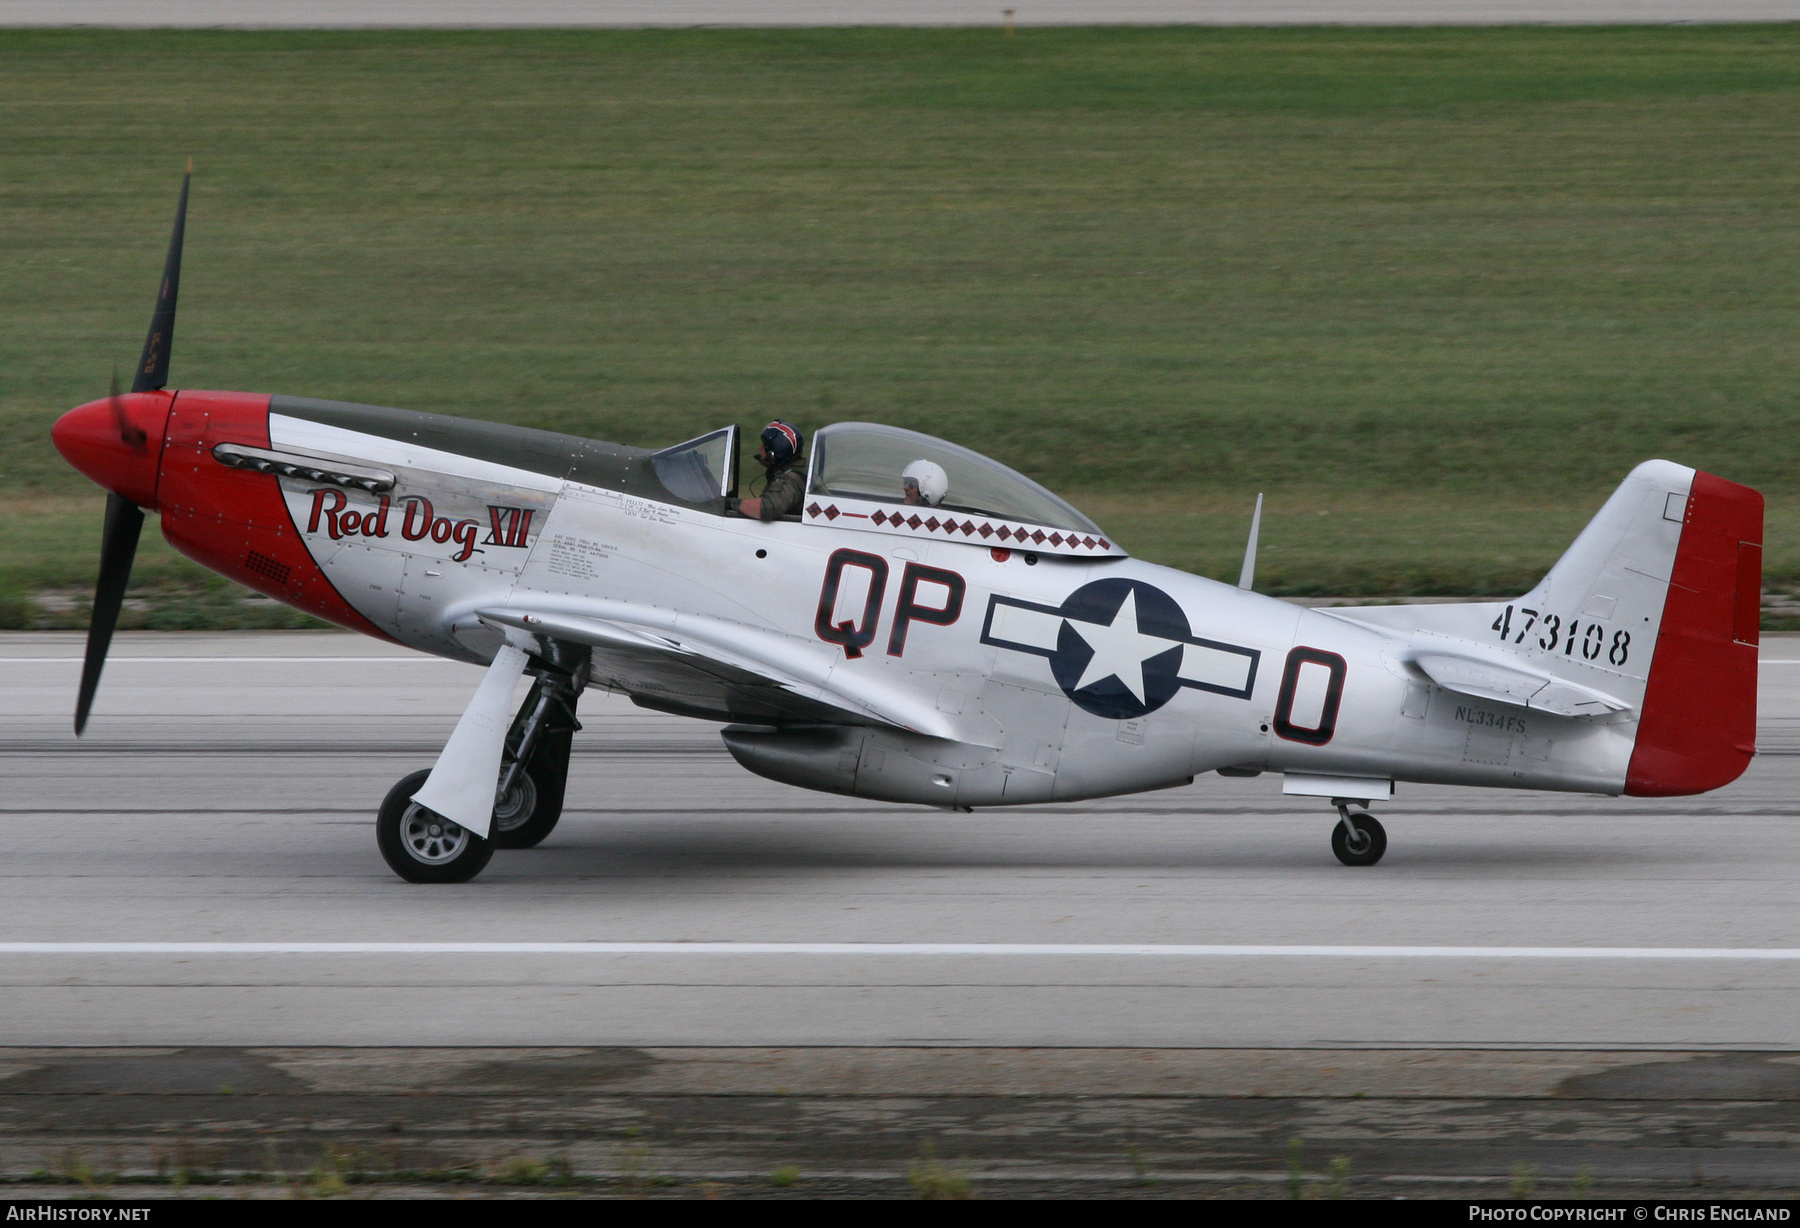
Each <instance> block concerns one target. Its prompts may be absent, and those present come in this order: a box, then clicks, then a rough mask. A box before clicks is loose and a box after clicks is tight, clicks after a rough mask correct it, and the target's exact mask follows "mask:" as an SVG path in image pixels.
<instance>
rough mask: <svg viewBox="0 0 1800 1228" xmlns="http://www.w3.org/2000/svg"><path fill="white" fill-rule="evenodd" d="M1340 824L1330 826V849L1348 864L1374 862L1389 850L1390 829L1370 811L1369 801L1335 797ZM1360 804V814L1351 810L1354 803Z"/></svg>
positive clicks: (1362, 864) (1332, 800) (1333, 800)
mask: <svg viewBox="0 0 1800 1228" xmlns="http://www.w3.org/2000/svg"><path fill="white" fill-rule="evenodd" d="M1331 804H1332V805H1333V806H1336V807H1337V812H1338V824H1337V826H1336V827H1333V828H1332V829H1331V851H1332V852H1333V853H1335V854H1337V859H1338V860H1339V861H1341V862H1343V863H1344V864H1345V865H1347V866H1372V865H1374V864H1375V863H1376V862H1378V861H1380V860H1381V855H1382V854H1383V853H1385V852H1387V831H1386V829H1384V828H1383V827H1382V826H1381V824H1380V823H1379V822H1377V821H1376V819H1375V816H1374V815H1372V814H1370V813H1369V811H1368V803H1367V802H1360V801H1353V800H1352V799H1350V798H1345V797H1334V798H1332V799H1331ZM1353 805H1354V806H1361V807H1363V810H1362V812H1361V813H1359V814H1351V813H1350V807H1351V806H1353Z"/></svg>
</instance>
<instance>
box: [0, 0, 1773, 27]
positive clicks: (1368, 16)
mask: <svg viewBox="0 0 1800 1228" xmlns="http://www.w3.org/2000/svg"><path fill="white" fill-rule="evenodd" d="M1002 9H1011V10H1013V13H1014V20H1015V21H1016V22H1017V24H1019V25H1021V26H1051V25H1090V24H1106V25H1184V24H1192V25H1259V26H1266V25H1496V24H1503V23H1515V22H1516V23H1542V24H1552V25H1583V24H1615V23H1625V22H1630V23H1640V22H1641V23H1657V22H1736V21H1795V20H1800V0H1560V2H1558V0H510V2H509V3H506V4H499V3H495V2H494V0H0V26H71V25H98V26H190V27H192V26H234V27H337V28H355V27H384V26H386V27H393V26H400V27H405V26H460V27H482V26H486V27H519V26H858V25H900V26H998V25H999V24H1000V22H1001V20H1002V18H1001V11H1002Z"/></svg>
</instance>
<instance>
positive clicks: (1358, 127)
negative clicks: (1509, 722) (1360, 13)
mask: <svg viewBox="0 0 1800 1228" xmlns="http://www.w3.org/2000/svg"><path fill="white" fill-rule="evenodd" d="M0 132H4V134H5V139H4V140H0V236H4V239H5V249H4V255H3V256H0V428H3V429H0V476H3V477H4V493H3V494H0V514H4V516H5V517H6V521H7V523H8V526H9V532H8V533H7V534H6V536H5V538H4V539H3V541H4V544H0V624H4V625H12V626H19V625H47V624H48V623H53V622H57V621H59V620H60V621H65V622H66V621H79V618H80V612H79V610H78V609H77V610H74V611H70V612H66V613H64V614H56V613H54V612H46V611H43V610H41V609H40V608H39V607H38V606H37V605H36V604H35V603H34V602H33V601H32V600H31V594H33V593H34V592H37V591H40V590H44V589H66V590H69V591H71V592H74V591H78V590H79V589H80V587H82V586H85V585H86V584H88V583H90V582H91V577H92V573H93V568H94V560H95V555H96V551H97V540H98V533H99V507H100V497H99V495H98V493H97V492H94V491H93V489H92V488H91V487H89V486H87V485H86V483H85V482H84V481H83V480H82V479H81V478H79V477H78V476H76V475H75V474H73V473H72V472H70V471H68V470H67V469H66V468H65V467H64V466H63V465H62V463H61V461H60V459H59V458H57V457H56V455H55V454H54V452H53V451H52V450H51V448H50V447H49V443H48V434H47V432H48V428H49V424H50V423H51V421H53V419H54V418H55V416H56V414H57V413H59V412H60V411H61V410H63V409H65V408H67V407H68V406H70V405H73V404H76V403H78V402H80V401H84V400H87V399H90V398H92V397H94V396H97V395H100V394H102V393H103V392H104V391H105V388H106V384H107V380H108V377H109V374H110V372H111V371H112V369H113V368H114V367H115V366H119V367H128V366H129V365H130V363H131V362H132V361H133V359H134V358H135V357H136V354H137V350H138V347H139V346H140V345H141V343H142V336H143V329H144V327H145V325H146V323H147V321H148V316H149V309H150V301H151V297H152V293H153V291H154V288H155V280H156V275H157V269H158V265H159V263H160V260H161V252H162V247H163V244H164V243H165V242H166V241H167V234H168V225H169V221H170V217H171V214H172V210H173V206H174V197H175V191H176V187H177V185H178V181H179V171H180V167H181V164H182V160H183V159H184V158H185V157H187V156H188V155H189V154H192V155H193V157H194V158H195V161H196V167H197V170H196V176H195V181H194V196H193V205H192V213H191V217H190V224H189V232H188V248H187V264H186V268H185V271H184V277H183V283H182V312H181V320H180V325H179V328H178V332H177V339H176V345H175V362H174V373H173V382H174V384H175V385H177V386H187V387H215V388H241V389H255V390H275V391H284V392H293V393H302V394H309V395H315V396H325V397H335V398H341V399H346V400H357V401H366V402H373V403H378V404H391V405H403V406H408V407H412V408H419V409H428V410H435V411H440V412H446V413H455V414H465V415H469V416H474V417H484V418H495V419H501V420H506V421H514V422H522V423H531V424H534V425H541V426H548V427H552V428H556V429H562V430H568V431H573V432H577V433H583V434H590V435H595V436H599V437H602V438H609V439H617V440H623V441H626V442H630V443H639V444H649V443H659V442H668V441H673V440H676V439H680V438H684V437H687V436H689V435H693V434H696V433H698V432H700V431H702V430H705V429H708V428H711V427H713V426H716V425H719V424H722V423H724V422H728V421H738V422H741V423H743V424H744V425H746V426H747V427H754V426H757V425H760V423H761V422H762V421H764V420H766V419H767V418H768V417H771V416H775V415H779V416H782V417H784V418H789V419H793V420H796V421H798V422H799V423H800V424H801V425H802V426H804V427H807V428H812V427H815V426H817V425H820V424H822V423H824V422H828V421H832V420H838V419H844V418H872V419H876V420H880V421H885V422H893V423H897V424H901V425H906V426H912V427H917V428H919V429H922V430H926V431H931V432H933V433H937V434H942V435H946V436H949V437H951V438H954V439H956V440H958V441H960V442H963V443H966V444H968V445H970V446H972V447H975V448H978V449H981V450H983V451H986V452H988V453H991V454H992V455H994V456H996V457H999V458H1000V459H1002V460H1005V461H1006V462H1008V463H1010V464H1013V465H1015V466H1016V467H1018V468H1020V469H1022V470H1024V471H1025V472H1027V473H1029V474H1031V475H1032V476H1034V477H1036V478H1038V479H1040V480H1042V481H1044V482H1046V483H1047V484H1049V485H1051V486H1053V487H1055V488H1057V489H1059V490H1061V491H1063V492H1064V493H1066V494H1068V495H1069V496H1070V497H1071V498H1073V499H1074V500H1075V501H1076V502H1078V503H1080V504H1082V505H1083V506H1084V507H1086V508H1087V509H1088V510H1090V511H1091V512H1092V513H1093V514H1094V515H1096V517H1097V518H1098V519H1100V521H1101V523H1102V524H1104V525H1107V526H1108V527H1109V528H1110V529H1111V531H1113V532H1114V533H1116V534H1117V535H1118V536H1119V537H1120V539H1121V540H1122V541H1124V542H1125V543H1126V544H1127V545H1128V546H1130V547H1131V548H1132V549H1134V551H1136V552H1137V553H1139V554H1141V555H1143V556H1145V557H1148V558H1151V559H1155V560H1157V561H1161V562H1167V563H1171V564H1174V565H1177V566H1182V567H1188V568H1192V569H1195V570H1199V571H1202V572H1206V573H1208V574H1213V575H1219V576H1227V575H1229V576H1235V574H1236V566H1237V556H1238V553H1239V552H1240V551H1241V549H1242V536H1243V532H1244V530H1245V528H1246V527H1247V522H1248V518H1249V509H1250V502H1251V500H1252V498H1253V497H1254V495H1255V493H1256V492H1257V491H1259V490H1262V491H1267V492H1268V494H1269V503H1268V511H1267V513H1266V516H1265V522H1264V543H1263V552H1262V565H1261V570H1260V575H1261V579H1262V583H1261V585H1260V587H1263V588H1265V589H1267V590H1268V591H1274V592H1284V593H1361V594H1371V595H1380V594H1397V593H1408V592H1421V593H1495V592H1504V591H1507V590H1518V589H1522V588H1523V587H1525V586H1527V585H1529V584H1530V583H1532V582H1533V581H1534V580H1535V579H1536V577H1537V575H1538V574H1540V573H1541V572H1542V571H1543V570H1544V569H1545V568H1546V567H1547V566H1548V565H1549V563H1550V562H1552V561H1553V560H1554V558H1555V557H1556V555H1557V554H1558V553H1559V552H1560V551H1561V549H1562V548H1563V546H1564V545H1566V543H1567V541H1568V540H1569V539H1570V538H1571V537H1572V536H1573V534H1574V533H1575V532H1576V531H1577V530H1578V529H1579V527H1580V525H1581V524H1582V523H1583V522H1584V521H1585V519H1586V518H1587V516H1588V515H1590V514H1591V513H1592V511H1593V509H1594V508H1595V507H1597V506H1598V504H1599V502H1600V501H1601V500H1602V499H1603V498H1604V497H1605V495H1606V494H1607V492H1608V491H1609V490H1610V489H1611V488H1612V487H1613V486H1614V485H1615V484H1616V483H1617V482H1618V480H1619V479H1620V478H1621V477H1622V476H1623V474H1624V473H1625V472H1626V471H1627V470H1628V469H1629V468H1630V467H1631V466H1632V465H1633V464H1635V463H1636V462H1638V461H1639V460H1642V459H1644V458H1646V457H1650V456H1666V457H1669V458H1671V459H1675V460H1679V461H1683V462H1685V463H1689V464H1694V465H1698V466H1701V467H1704V468H1708V469H1711V470H1713V471H1714V472H1717V473H1720V474H1722V475H1724V476H1726V477H1729V478H1733V479H1735V480H1739V481H1744V482H1748V483H1750V484H1752V485H1755V486H1757V487H1759V488H1760V489H1762V490H1763V491H1764V492H1765V493H1766V494H1767V495H1768V496H1769V500H1770V524H1769V550H1768V563H1769V572H1770V576H1771V579H1772V581H1774V582H1776V583H1777V584H1778V585H1780V586H1793V585H1796V584H1800V531H1797V530H1800V435H1797V434H1796V432H1795V430H1794V429H1793V427H1794V424H1795V419H1796V410H1797V408H1800V140H1796V136H1797V134H1800V25H1795V26H1779V27H1746V26H1736V27H1718V28H1705V27H1669V28H1644V29H1631V28H1606V29H1549V28H1545V29H1432V30H1366V29H1364V30H1353V29H1335V30H1307V29H1280V30H1276V29H1261V30H1229V29H1201V28H1186V29H1184V28H1166V29H1090V30H1079V29H1073V30H1022V31H1020V32H1019V33H1018V35H1017V36H1016V37H1011V38H1007V37H1003V36H1002V35H1001V34H1000V32H999V31H997V30H943V31H935V30H934V31H923V30H904V31H903V30H868V29H863V30H806V31H759V32H748V31H723V30H714V31H612V32H605V31H596V32H580V33H567V32H499V33H443V32H436V33H413V32H408V33H397V32H378V33H375V32H372V33H291V32H289V33H234V32H149V33H145V32H105V31H85V32H84V31H54V32H25V31H0ZM197 574H198V573H197V569H195V568H193V567H191V566H190V565H189V564H186V563H185V562H183V561H181V560H179V559H177V558H175V557H174V556H173V555H172V554H171V553H170V552H169V551H168V550H167V549H166V548H165V547H164V546H162V544H161V543H160V541H156V542H147V544H146V550H145V553H144V555H143V558H142V561H141V565H140V571H139V577H140V580H141V587H142V592H141V593H140V594H138V595H139V596H140V597H143V598H145V599H146V601H147V603H148V608H147V609H144V610H141V611H138V612H136V613H134V614H133V615H132V616H131V617H132V618H134V619H136V620H139V621H142V622H148V623H150V624H152V625H165V626H182V625H189V626H192V625H220V623H221V622H222V621H237V622H248V623H257V622H268V621H271V620H275V621H278V620H279V619H280V618H282V617H284V616H283V615H281V614H280V613H279V612H275V611H267V610H255V609H250V608H239V607H237V606H236V605H235V603H234V602H233V601H232V600H231V596H230V594H229V593H228V592H227V591H226V590H225V589H224V588H223V587H222V586H220V585H212V586H210V587H208V586H207V585H206V584H204V583H202V582H201V581H199V580H198V579H197V578H196V577H197Z"/></svg>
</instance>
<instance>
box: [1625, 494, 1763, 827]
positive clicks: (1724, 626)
mask: <svg viewBox="0 0 1800 1228" xmlns="http://www.w3.org/2000/svg"><path fill="white" fill-rule="evenodd" d="M1762 529H1763V498H1762V496H1761V495H1760V494H1758V493H1757V492H1756V491H1754V490H1752V489H1750V488H1749V487H1748V486H1740V485H1738V484H1737V483H1736V482H1728V481H1726V480H1725V479H1724V478H1720V477H1715V476H1713V475H1712V474H1710V473H1696V474H1695V475H1694V484H1693V488H1692V490H1691V492H1690V493H1689V495H1688V501H1687V509H1686V512H1685V514H1684V516H1683V519H1682V527H1681V540H1680V544H1679V545H1678V546H1677V547H1676V551H1675V565H1674V569H1673V573H1672V574H1671V576H1670V579H1669V593H1668V598H1667V600H1666V601H1665V603H1664V606H1663V615H1662V624H1661V627H1660V629H1659V630H1658V633H1657V638H1656V651H1655V654H1654V655H1653V656H1652V658H1651V662H1650V676H1649V679H1648V681H1647V682H1646V685H1645V691H1644V706H1643V712H1642V716H1641V717H1640V719H1639V722H1638V732H1637V741H1636V744H1635V745H1634V747H1633V748H1632V753H1631V765H1630V767H1629V768H1628V769H1627V771H1626V778H1625V792H1626V793H1627V794H1630V795H1632V796H1635V797H1678V796H1683V795H1686V794H1693V793H1705V792H1707V791H1708V790H1710V789H1717V788H1720V787H1721V786H1724V785H1728V784H1730V783H1731V782H1732V781H1734V780H1736V779H1737V778H1738V777H1739V776H1741V775H1742V774H1743V772H1744V769H1745V768H1746V767H1748V766H1749V764H1750V760H1751V758H1752V757H1753V756H1754V755H1755V754H1756V657H1757V647H1756V646H1757V629H1758V626H1759V624H1760V620H1761V616H1762Z"/></svg>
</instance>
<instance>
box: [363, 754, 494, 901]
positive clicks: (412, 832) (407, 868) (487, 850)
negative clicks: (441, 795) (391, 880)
mask: <svg viewBox="0 0 1800 1228" xmlns="http://www.w3.org/2000/svg"><path fill="white" fill-rule="evenodd" d="M430 775H431V771H430V769H429V768H427V769H426V770H424V771H419V772H414V773H413V774H412V775H410V776H405V777H402V778H401V780H400V783H399V784H397V785H395V786H394V787H393V788H392V789H389V790H388V795H387V798H386V799H385V800H384V801H383V802H382V803H381V810H380V812H379V813H378V814H377V815H376V816H375V843H376V845H377V846H378V847H380V849H381V856H382V857H383V859H385V860H386V861H387V863H388V867H389V868H390V869H391V870H393V872H394V873H396V874H398V875H399V876H400V877H401V878H404V879H405V880H406V881H407V882H409V883H466V882H468V881H469V880H470V879H472V878H474V877H475V876H476V875H477V874H479V873H481V871H482V869H483V868H484V867H485V866H486V865H487V863H488V860H489V859H490V858H491V857H493V855H494V842H493V841H492V840H483V839H482V838H481V837H480V836H477V835H476V834H475V833H474V832H472V831H469V830H468V829H466V828H462V827H458V826H457V825H456V824H455V823H452V822H450V821H449V820H447V819H444V818H441V817H439V816H438V815H437V814H435V813H434V812H432V811H430V810H427V809H425V807H423V806H421V805H419V804H418V803H416V802H414V801H413V800H412V795H413V794H415V793H417V792H418V791H419V786H421V785H423V784H424V783H425V778H426V777H427V776H430ZM433 820H436V822H435V823H434V822H433Z"/></svg>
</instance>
